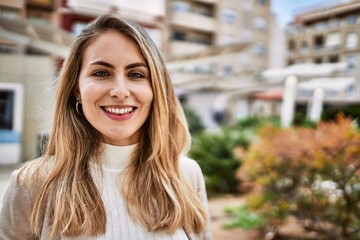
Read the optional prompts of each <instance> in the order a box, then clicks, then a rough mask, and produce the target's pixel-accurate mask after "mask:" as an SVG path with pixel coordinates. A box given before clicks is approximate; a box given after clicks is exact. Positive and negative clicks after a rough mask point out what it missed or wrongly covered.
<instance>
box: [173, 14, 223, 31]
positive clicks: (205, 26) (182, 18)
mask: <svg viewBox="0 0 360 240" xmlns="http://www.w3.org/2000/svg"><path fill="white" fill-rule="evenodd" d="M171 23H172V24H174V25H177V26H181V27H186V28H191V29H195V30H199V31H205V32H214V31H215V30H216V27H215V26H216V24H215V19H214V18H212V17H207V16H203V15H199V14H196V13H191V12H174V14H173V16H172V19H171Z"/></svg>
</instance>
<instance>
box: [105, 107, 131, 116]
mask: <svg viewBox="0 0 360 240" xmlns="http://www.w3.org/2000/svg"><path fill="white" fill-rule="evenodd" d="M103 109H104V110H105V111H106V112H108V113H112V114H116V115H125V114H128V113H131V112H133V111H134V110H135V109H136V108H134V107H125V108H124V107H121V108H115V107H103Z"/></svg>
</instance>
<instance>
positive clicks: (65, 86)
mask: <svg viewBox="0 0 360 240" xmlns="http://www.w3.org/2000/svg"><path fill="white" fill-rule="evenodd" d="M109 30H115V31H118V32H121V33H123V34H126V35H127V36H128V37H130V38H131V39H133V40H134V41H135V42H136V43H137V44H138V45H139V47H140V50H141V52H142V54H143V56H144V58H145V59H146V61H147V64H148V67H149V70H150V74H151V84H152V89H153V93H154V100H153V105H152V109H151V112H150V115H149V117H148V119H147V121H146V123H145V124H144V126H143V134H142V136H141V139H140V142H139V144H138V145H137V149H135V151H134V154H133V156H132V160H131V163H130V165H129V166H128V168H127V169H126V170H125V172H124V184H123V188H122V189H120V191H121V192H122V194H123V196H124V198H125V200H126V203H127V208H128V211H129V213H130V215H131V216H132V217H133V219H134V220H135V221H137V222H139V223H140V224H142V225H143V226H144V227H145V228H146V229H147V230H149V231H160V230H166V231H167V232H169V233H173V232H174V231H175V230H176V229H177V228H181V227H184V228H185V229H186V230H187V231H189V232H195V233H199V232H201V231H202V230H203V229H204V228H205V225H206V213H205V210H204V209H203V207H202V205H201V203H200V200H199V198H198V196H197V194H196V193H195V191H194V190H193V189H192V188H191V186H189V184H188V183H187V182H186V181H185V180H184V178H183V176H182V175H181V173H180V169H179V157H180V155H181V154H182V153H184V152H185V151H187V149H188V147H189V144H190V136H189V132H188V128H187V125H186V121H185V118H184V115H183V113H182V109H181V107H180V105H179V103H178V101H177V98H176V95H175V94H174V90H173V86H172V84H171V81H170V77H169V73H168V71H167V69H166V67H165V64H164V62H163V60H162V57H161V55H160V53H159V51H158V50H157V48H156V46H155V44H154V43H153V42H152V40H151V39H150V37H149V36H148V35H147V33H146V32H145V31H144V30H143V29H142V28H141V27H139V26H138V25H136V24H134V23H132V22H130V21H127V20H124V19H120V18H119V17H117V16H115V15H110V14H106V15H103V16H100V17H98V18H97V19H96V20H95V21H93V22H92V23H90V24H88V25H87V26H86V27H85V28H84V30H83V31H82V32H81V33H80V34H79V36H78V37H77V39H76V41H75V42H74V44H73V46H72V48H71V51H70V53H69V56H68V58H67V60H66V61H65V63H64V66H63V68H62V70H61V72H60V75H59V78H58V88H57V93H56V110H55V115H54V120H53V126H52V131H51V133H50V137H49V142H48V146H47V149H46V152H45V155H44V157H42V158H40V159H37V160H35V161H31V162H29V163H26V164H25V166H23V167H22V169H21V171H20V174H19V178H18V180H19V181H20V180H21V181H20V183H21V184H24V185H26V184H28V183H29V182H32V183H33V185H34V198H35V199H34V206H33V209H32V213H31V219H30V221H31V229H32V230H33V231H34V233H35V234H37V235H40V231H41V227H42V225H43V220H44V214H45V211H49V214H50V217H51V234H50V238H53V237H55V236H57V235H59V234H65V235H78V234H87V235H96V234H102V233H104V232H105V229H106V211H105V207H104V204H103V202H102V200H101V196H100V194H99V191H98V189H97V188H96V186H95V183H94V181H93V179H92V178H91V174H90V165H89V159H91V158H92V159H99V156H100V155H101V153H102V148H101V146H102V145H101V136H100V134H99V132H97V131H96V129H94V128H93V127H92V126H91V125H90V124H89V122H88V121H87V120H86V118H85V117H84V116H83V115H79V114H78V113H77V112H76V110H75V104H76V98H75V96H74V91H75V89H76V88H77V85H78V78H79V73H80V70H81V64H82V61H83V56H84V52H85V50H86V49H87V47H88V46H89V45H90V44H91V43H92V42H93V41H94V40H95V39H96V38H97V37H98V36H100V35H101V34H102V33H104V32H106V31H109ZM118 54H121V53H118ZM97 164H100V161H99V160H98V161H97ZM46 209H47V210H46Z"/></svg>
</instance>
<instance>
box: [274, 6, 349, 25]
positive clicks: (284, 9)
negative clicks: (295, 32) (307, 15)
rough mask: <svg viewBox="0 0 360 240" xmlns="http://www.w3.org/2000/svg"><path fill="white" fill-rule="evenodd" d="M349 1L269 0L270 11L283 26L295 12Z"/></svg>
mask: <svg viewBox="0 0 360 240" xmlns="http://www.w3.org/2000/svg"><path fill="white" fill-rule="evenodd" d="M349 1H350V0H271V10H272V12H273V13H274V14H275V16H276V19H277V22H278V23H279V24H282V25H285V24H287V23H289V22H291V20H292V19H293V18H294V16H295V14H296V11H297V10H301V9H304V8H305V9H306V8H308V7H312V6H320V7H321V6H328V5H333V4H340V3H342V2H349Z"/></svg>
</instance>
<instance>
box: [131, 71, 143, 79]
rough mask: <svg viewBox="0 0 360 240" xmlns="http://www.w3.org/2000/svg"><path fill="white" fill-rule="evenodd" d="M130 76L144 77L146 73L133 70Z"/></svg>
mask: <svg viewBox="0 0 360 240" xmlns="http://www.w3.org/2000/svg"><path fill="white" fill-rule="evenodd" d="M129 77H131V78H143V77H144V75H143V74H141V73H138V72H133V73H130V74H129Z"/></svg>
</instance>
